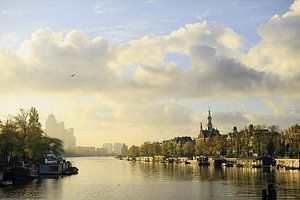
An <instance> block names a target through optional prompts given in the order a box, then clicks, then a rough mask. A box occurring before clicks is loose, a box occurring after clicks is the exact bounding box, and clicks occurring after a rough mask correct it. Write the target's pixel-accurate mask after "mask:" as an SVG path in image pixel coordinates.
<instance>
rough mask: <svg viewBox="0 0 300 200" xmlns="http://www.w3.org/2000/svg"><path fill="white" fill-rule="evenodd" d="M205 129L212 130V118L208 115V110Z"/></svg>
mask: <svg viewBox="0 0 300 200" xmlns="http://www.w3.org/2000/svg"><path fill="white" fill-rule="evenodd" d="M207 129H208V131H212V129H213V124H212V117H211V115H210V109H208V117H207Z"/></svg>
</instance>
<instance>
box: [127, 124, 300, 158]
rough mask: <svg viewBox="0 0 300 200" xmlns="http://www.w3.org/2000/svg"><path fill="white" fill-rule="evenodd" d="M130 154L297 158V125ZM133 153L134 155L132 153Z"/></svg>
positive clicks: (249, 129)
mask: <svg viewBox="0 0 300 200" xmlns="http://www.w3.org/2000/svg"><path fill="white" fill-rule="evenodd" d="M131 148H132V149H130V152H131V153H130V154H132V155H137V153H136V151H137V150H136V149H138V155H140V156H155V155H163V156H166V157H171V156H177V157H180V156H187V157H192V156H195V155H196V156H200V155H205V156H228V157H252V156H254V155H257V156H262V155H270V156H284V155H289V156H290V157H297V156H298V157H299V155H300V150H299V149H300V126H299V125H297V124H296V125H295V126H292V127H290V128H289V129H287V130H285V131H280V130H279V128H278V126H269V127H266V126H260V125H257V126H253V125H250V126H249V127H245V128H244V129H242V130H241V131H239V132H235V133H233V132H232V133H228V135H221V136H216V137H211V138H206V139H205V140H199V139H196V140H195V143H193V142H187V143H185V144H179V143H175V142H174V141H173V140H166V141H163V142H162V143H158V142H154V143H150V142H145V143H143V144H142V145H141V146H140V147H136V146H132V147H131ZM134 152H135V153H134Z"/></svg>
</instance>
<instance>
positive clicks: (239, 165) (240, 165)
mask: <svg viewBox="0 0 300 200" xmlns="http://www.w3.org/2000/svg"><path fill="white" fill-rule="evenodd" d="M236 167H239V168H240V167H244V165H243V164H241V163H237V164H236Z"/></svg>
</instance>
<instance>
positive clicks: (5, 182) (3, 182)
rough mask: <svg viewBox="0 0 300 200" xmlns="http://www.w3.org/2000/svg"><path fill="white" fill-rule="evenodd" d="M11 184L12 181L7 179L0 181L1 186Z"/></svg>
mask: <svg viewBox="0 0 300 200" xmlns="http://www.w3.org/2000/svg"><path fill="white" fill-rule="evenodd" d="M12 184H13V182H12V181H10V180H7V181H1V185H3V186H9V185H12Z"/></svg>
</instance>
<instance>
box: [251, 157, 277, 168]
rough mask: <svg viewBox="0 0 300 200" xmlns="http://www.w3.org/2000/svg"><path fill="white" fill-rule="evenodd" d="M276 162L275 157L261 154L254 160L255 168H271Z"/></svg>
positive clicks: (253, 165)
mask: <svg viewBox="0 0 300 200" xmlns="http://www.w3.org/2000/svg"><path fill="white" fill-rule="evenodd" d="M273 163H274V159H273V158H272V157H269V156H261V157H258V158H256V159H255V160H253V162H252V167H253V168H270V167H271V166H272V165H273Z"/></svg>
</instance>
